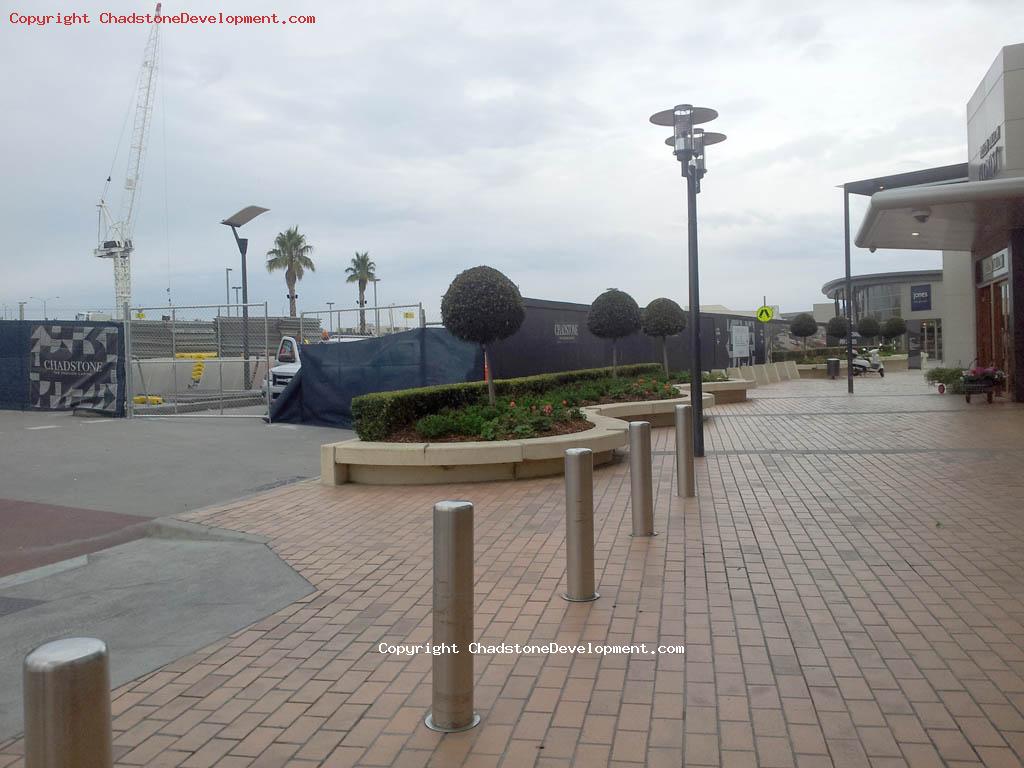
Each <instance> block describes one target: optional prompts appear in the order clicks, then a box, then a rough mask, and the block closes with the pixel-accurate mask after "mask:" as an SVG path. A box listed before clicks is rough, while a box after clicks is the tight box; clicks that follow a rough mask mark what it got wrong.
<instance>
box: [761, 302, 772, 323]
mask: <svg viewBox="0 0 1024 768" xmlns="http://www.w3.org/2000/svg"><path fill="white" fill-rule="evenodd" d="M773 317H775V310H774V309H772V308H771V307H769V306H763V307H758V310H757V319H758V320H760V321H761V322H762V323H770V322H771V321H772V318H773Z"/></svg>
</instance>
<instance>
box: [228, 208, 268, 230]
mask: <svg viewBox="0 0 1024 768" xmlns="http://www.w3.org/2000/svg"><path fill="white" fill-rule="evenodd" d="M269 210H270V209H269V208H261V207H260V206H258V205H249V206H246V207H245V208H243V209H242V210H240V211H239V212H238V213H236V214H235V215H234V216H228V217H227V218H226V219H224V221H222V222H221V224H225V225H227V226H229V227H241V226H242V225H244V224H248V223H249V222H250V221H252V220H253V219H255V218H256V217H257V216H259V215H260V214H261V213H266V212H267V211H269Z"/></svg>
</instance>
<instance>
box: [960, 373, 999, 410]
mask: <svg viewBox="0 0 1024 768" xmlns="http://www.w3.org/2000/svg"><path fill="white" fill-rule="evenodd" d="M1005 384H1006V374H1005V373H1004V372H1003V371H1001V370H999V369H998V368H982V367H975V368H971V369H970V370H968V371H964V373H963V376H961V377H960V385H961V387H962V388H963V393H964V397H966V398H967V402H968V403H969V402H971V395H985V399H986V400H987V401H988V402H990V403H991V402H992V396H993V395H994V394H995V393H996V391H997V390H1002V388H1003V386H1004V385H1005Z"/></svg>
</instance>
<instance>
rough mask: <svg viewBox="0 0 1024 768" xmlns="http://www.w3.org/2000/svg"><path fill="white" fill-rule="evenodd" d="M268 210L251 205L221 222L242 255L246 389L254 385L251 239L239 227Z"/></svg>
mask: <svg viewBox="0 0 1024 768" xmlns="http://www.w3.org/2000/svg"><path fill="white" fill-rule="evenodd" d="M268 210H270V209H269V208H261V207H260V206H258V205H250V206H248V207H246V208H243V209H242V210H240V211H239V212H238V213H236V214H235V215H234V216H229V217H228V218H226V219H224V221H222V222H221V224H224V225H225V226H228V227H231V234H232V235H234V236H235V244H236V245H237V246H238V253H239V254H240V255H241V257H242V360H243V361H244V365H245V382H244V383H245V389H250V388H251V386H252V377H251V375H250V370H249V279H248V275H247V274H246V270H245V254H246V252H247V251H248V250H249V239H248V238H246V237H239V236H238V228H239V227H241V226H243V225H245V224H248V223H249V222H250V221H252V220H253V219H255V218H256V217H257V216H259V215H260V214H261V213H266V212H267V211H268Z"/></svg>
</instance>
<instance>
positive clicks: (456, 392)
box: [321, 365, 747, 485]
mask: <svg viewBox="0 0 1024 768" xmlns="http://www.w3.org/2000/svg"><path fill="white" fill-rule="evenodd" d="M707 379H708V381H709V384H708V386H709V387H710V386H725V385H726V384H728V383H732V384H739V385H742V386H744V387H746V386H747V382H735V381H733V380H731V379H729V378H728V377H727V376H723V375H721V374H718V375H715V376H710V375H708V376H707ZM688 380H689V376H687V375H685V374H680V375H677V376H673V377H671V378H668V377H665V376H664V375H663V374H662V371H661V367H660V366H658V365H634V366H620V367H619V377H617V378H613V377H612V376H611V370H610V369H607V368H599V369H593V370H583V371H568V372H565V373H555V374H545V375H541V376H529V377H525V378H520V379H506V380H499V381H496V382H495V390H496V393H497V400H496V403H495V405H494V406H491V405H488V404H487V388H486V385H485V384H484V383H483V382H470V383H466V384H450V385H444V386H437V387H424V388H421V389H411V390H403V391H398V392H378V393H374V394H372V395H364V396H362V397H358V398H356V399H355V400H353V402H352V410H353V414H354V415H355V417H356V433H357V434H358V435H359V439H356V440H346V441H343V442H339V443H331V444H328V445H324V446H323V447H322V449H321V482H323V483H325V484H327V485H340V484H342V483H349V482H352V483H366V484H373V485H410V484H421V483H426V484H436V483H453V482H474V481H485V480H517V479H522V478H529V477H545V476H549V475H557V474H561V472H562V470H563V466H564V455H565V451H566V449H568V448H589V449H590V450H591V451H593V454H594V465H595V466H600V465H601V464H607V463H608V462H610V461H612V460H613V459H614V451H615V449H617V448H622V447H625V445H626V443H627V428H628V424H627V422H628V421H631V420H643V421H647V422H650V423H651V425H652V426H668V425H670V424H672V423H673V419H674V412H675V406H676V405H677V404H681V403H689V402H690V396H689V392H686V391H682V390H685V389H688V384H682V383H680V382H682V381H687V382H688ZM710 382H716V383H714V384H713V383H710ZM702 402H703V405H704V408H710V407H711V406H713V405H714V404H715V395H714V394H712V393H710V392H705V394H704V395H703V398H702ZM424 433H428V434H426V435H425V434H424Z"/></svg>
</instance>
